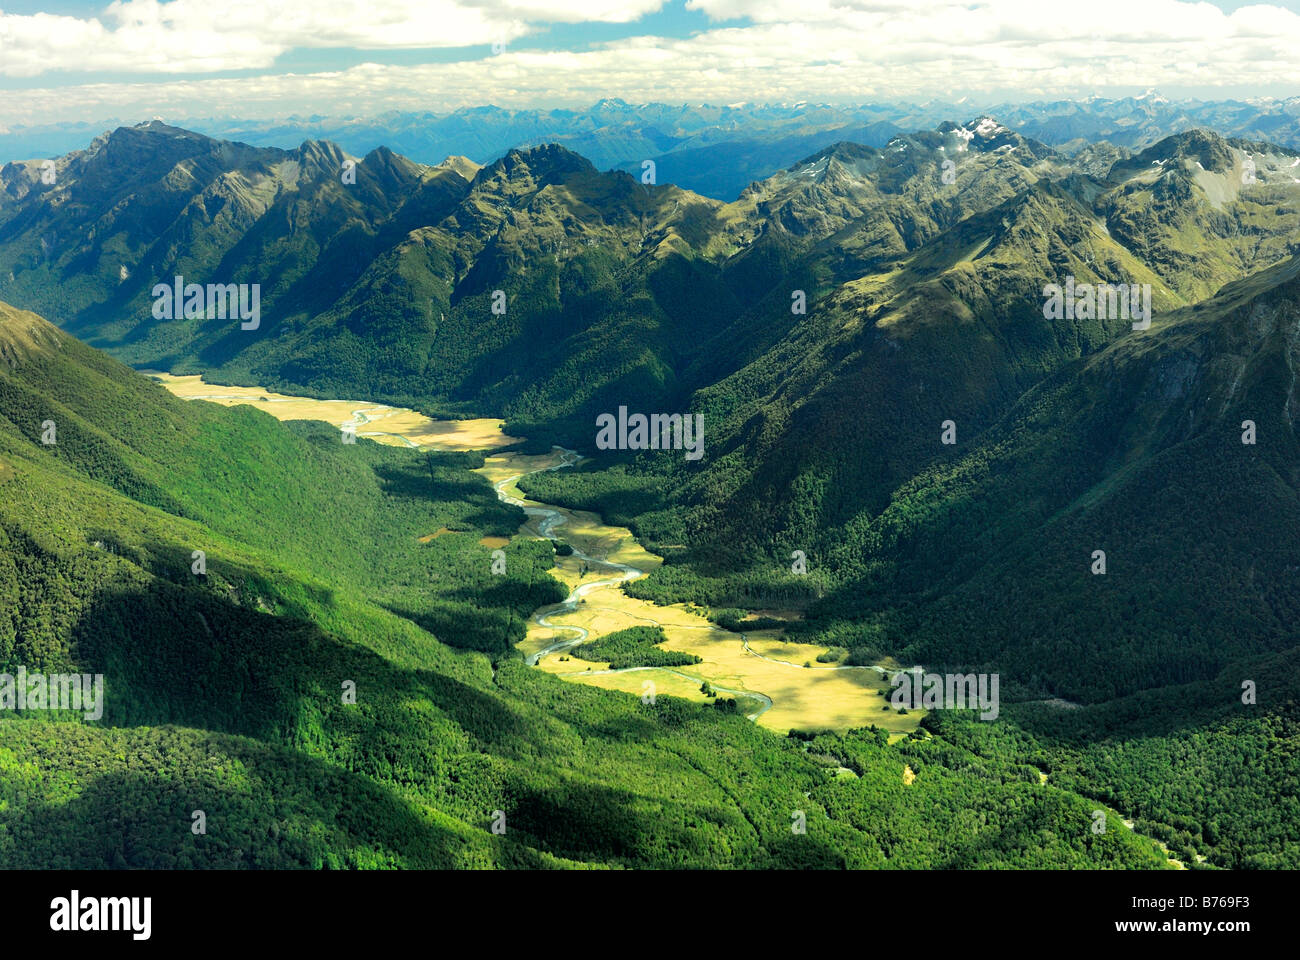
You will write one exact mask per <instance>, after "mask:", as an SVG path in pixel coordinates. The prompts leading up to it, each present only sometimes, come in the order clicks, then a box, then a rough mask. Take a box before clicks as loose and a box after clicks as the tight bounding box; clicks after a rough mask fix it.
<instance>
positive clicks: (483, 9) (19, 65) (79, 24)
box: [0, 0, 665, 77]
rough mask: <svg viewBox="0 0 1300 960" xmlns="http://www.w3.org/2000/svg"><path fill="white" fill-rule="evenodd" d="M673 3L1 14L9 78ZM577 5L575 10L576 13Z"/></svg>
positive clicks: (600, 0)
mask: <svg viewBox="0 0 1300 960" xmlns="http://www.w3.org/2000/svg"><path fill="white" fill-rule="evenodd" d="M664 2H665V0H584V2H583V3H581V4H577V5H574V4H571V3H569V4H566V3H565V2H563V0H478V2H474V3H464V2H456V0H367V2H366V3H365V4H364V5H360V4H350V3H331V2H324V3H321V2H312V0H275V2H274V3H273V4H268V3H266V2H265V0H216V2H214V0H171V2H168V3H160V2H158V0H113V2H112V3H110V4H109V5H108V6H107V7H106V8H105V9H104V11H103V14H102V15H101V16H100V17H96V18H90V19H78V18H76V17H67V16H50V15H48V14H34V15H20V14H4V13H0V51H2V52H3V56H2V57H0V74H3V75H6V76H11V77H30V76H39V75H40V74H42V73H46V72H48V71H51V70H71V71H83V72H84V71H108V70H112V71H128V72H141V73H208V72H215V71H218V70H238V69H265V68H267V67H269V66H271V65H272V64H273V63H274V61H275V58H276V57H278V56H280V55H281V54H283V53H285V52H286V51H288V50H291V49H294V48H319V47H346V48H358V49H363V50H383V49H401V48H415V47H461V46H476V45H481V44H492V43H509V42H510V41H512V40H516V39H518V38H519V37H522V36H524V35H525V34H528V33H530V32H532V31H533V30H534V29H535V27H534V26H533V25H534V24H544V23H578V22H612V23H623V22H628V21H632V20H636V19H637V18H638V17H640V16H642V15H644V14H646V13H650V12H652V11H654V10H657V9H659V8H660V7H661V6H663V4H664ZM575 6H576V9H575Z"/></svg>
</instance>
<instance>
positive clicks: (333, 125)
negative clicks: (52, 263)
mask: <svg viewBox="0 0 1300 960" xmlns="http://www.w3.org/2000/svg"><path fill="white" fill-rule="evenodd" d="M981 110H982V111H983V112H984V113H986V114H988V115H990V116H994V117H997V118H999V119H1000V120H1001V121H1002V122H1003V123H1005V124H1006V125H1007V126H1008V127H1010V128H1011V129H1013V130H1015V131H1016V132H1018V133H1020V134H1022V135H1023V136H1026V137H1030V138H1033V139H1035V140H1039V141H1041V142H1043V143H1045V144H1048V145H1049V146H1052V147H1054V148H1056V149H1059V150H1062V151H1064V152H1066V153H1073V152H1075V151H1077V150H1079V149H1081V148H1083V147H1086V146H1087V145H1088V144H1093V143H1098V142H1103V141H1105V142H1109V143H1112V144H1115V145H1117V146H1121V147H1124V148H1125V149H1129V150H1142V149H1144V148H1145V147H1148V146H1150V145H1151V144H1153V143H1155V142H1157V141H1158V140H1160V139H1162V138H1164V137H1166V136H1169V135H1171V134H1175V133H1181V132H1184V131H1186V130H1190V129H1194V128H1196V127H1208V128H1210V129H1214V130H1217V131H1218V132H1220V133H1221V134H1223V135H1225V136H1233V137H1240V138H1242V139H1247V140H1267V141H1269V142H1272V143H1276V144H1279V145H1281V146H1285V147H1292V148H1300V98H1290V99H1285V100H1262V101H1257V102H1256V101H1240V100H1226V101H1201V100H1171V99H1169V98H1165V97H1161V96H1160V95H1159V94H1156V93H1154V92H1151V91H1148V93H1146V94H1143V95H1139V96H1132V97H1120V98H1099V97H1093V98H1089V99H1082V100H1058V101H1041V102H1036V103H1010V102H1005V103H983V104H973V103H969V102H958V103H949V102H944V101H931V102H927V103H923V104H909V103H879V104H856V105H854V104H816V103H803V102H801V103H795V104H761V103H756V104H737V105H709V104H675V105H674V104H665V103H642V104H629V103H626V102H624V101H622V100H619V99H617V98H607V99H604V100H601V101H598V102H597V103H595V104H593V105H591V106H590V107H588V108H585V109H552V110H539V109H511V108H503V107H497V106H480V107H465V108H460V109H457V110H453V111H450V112H445V113H443V112H433V111H428V112H401V111H392V112H389V113H385V114H381V115H378V116H374V117H365V118H355V117H354V118H332V117H324V116H311V117H288V118H283V119H278V120H251V121H250V120H238V119H233V120H232V119H220V118H189V119H185V120H182V121H178V123H179V124H180V125H182V126H185V127H188V128H190V129H194V130H198V131H201V132H203V133H205V134H207V135H209V136H212V137H214V138H216V139H226V140H237V141H242V142H246V143H249V144H252V145H255V146H265V147H279V148H282V149H291V148H293V147H296V146H297V145H298V144H300V143H302V142H303V141H304V140H331V141H334V142H336V143H338V144H339V145H340V146H341V147H342V148H343V149H345V150H347V151H348V152H349V153H351V154H352V155H354V156H363V155H365V154H368V153H369V152H370V151H371V150H373V149H374V148H375V147H378V146H381V145H383V146H388V147H389V148H391V149H392V150H393V151H394V152H396V153H399V154H402V155H404V156H407V157H410V158H411V159H413V160H415V161H417V162H421V163H430V164H431V163H437V162H439V161H441V160H442V159H443V158H444V157H446V156H448V155H452V154H455V155H462V156H466V157H468V158H469V159H470V160H472V161H473V162H475V163H478V164H485V163H490V162H491V161H492V160H495V159H497V158H498V157H500V156H502V155H503V154H505V153H506V152H507V151H508V150H510V149H512V148H524V147H530V146H536V145H538V144H541V143H547V142H553V143H560V144H562V145H564V146H565V147H567V148H569V149H570V150H573V151H574V152H575V153H579V154H582V155H583V156H586V157H588V158H590V159H591V161H592V162H593V163H594V164H595V165H596V166H597V167H599V168H601V169H610V168H619V169H625V170H628V171H630V172H632V173H634V174H637V175H638V176H639V174H640V170H641V165H642V163H643V162H644V161H646V160H653V161H655V163H656V165H657V167H658V168H659V171H660V173H661V178H660V179H661V182H672V183H676V184H677V185H679V186H681V187H683V188H685V189H688V190H691V191H692V192H694V193H699V194H702V195H704V196H708V197H712V198H713V199H717V200H723V201H730V200H733V199H735V198H736V196H737V195H738V194H739V193H740V191H741V190H743V189H744V188H745V187H746V186H747V185H748V184H749V183H751V182H753V181H755V180H761V179H763V178H765V177H767V176H770V175H771V174H772V173H774V172H776V171H777V170H779V169H782V168H784V167H787V166H789V165H790V164H792V163H794V162H796V161H797V160H799V159H800V158H802V157H805V156H808V155H809V154H811V153H813V152H815V151H816V150H818V149H821V148H822V147H824V146H827V145H829V144H831V143H834V142H835V141H837V140H850V141H855V142H858V143H864V144H867V145H870V146H874V147H881V146H884V144H885V143H887V142H888V141H889V139H890V138H891V137H893V136H895V135H897V134H900V133H904V132H906V131H909V130H917V129H925V128H934V127H935V126H937V125H938V124H940V123H942V122H943V121H945V120H950V119H952V118H954V117H960V116H970V115H971V114H972V113H975V112H978V111H981ZM119 124H120V121H116V122H115V121H105V122H104V123H100V124H87V123H81V122H78V123H70V124H51V125H45V126H28V127H21V126H16V127H14V128H13V129H11V130H10V131H9V132H8V133H5V134H0V163H3V162H6V161H19V160H28V159H32V158H35V157H50V156H56V155H60V154H63V153H67V152H70V151H72V150H74V149H76V148H78V147H80V146H81V145H82V144H84V143H86V142H87V140H89V139H90V138H92V137H93V136H95V135H96V134H98V133H100V132H101V131H102V130H103V129H105V128H106V127H112V126H116V125H119Z"/></svg>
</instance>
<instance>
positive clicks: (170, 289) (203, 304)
mask: <svg viewBox="0 0 1300 960" xmlns="http://www.w3.org/2000/svg"><path fill="white" fill-rule="evenodd" d="M150 295H151V296H152V297H153V298H154V302H153V316H154V319H155V320H202V319H204V318H207V319H209V320H213V319H215V320H225V319H227V318H229V319H232V320H233V319H234V318H235V317H238V318H239V319H240V320H242V321H244V322H243V323H241V324H240V325H239V328H240V329H241V330H256V329H257V328H258V327H259V326H260V325H261V323H262V307H261V301H262V285H261V284H260V283H209V284H207V285H206V286H204V285H203V284H201V283H186V282H185V278H184V277H181V276H178V277H176V278H175V280H174V281H173V283H172V284H171V285H168V284H165V283H159V284H156V285H155V286H154V288H153V290H152V291H151V292H150Z"/></svg>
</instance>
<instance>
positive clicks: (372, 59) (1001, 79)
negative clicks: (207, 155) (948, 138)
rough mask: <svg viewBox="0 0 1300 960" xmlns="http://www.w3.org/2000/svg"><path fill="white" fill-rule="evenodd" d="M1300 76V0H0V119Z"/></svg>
mask: <svg viewBox="0 0 1300 960" xmlns="http://www.w3.org/2000/svg"><path fill="white" fill-rule="evenodd" d="M1148 88H1157V89H1160V90H1161V91H1162V92H1163V93H1165V94H1166V95H1170V96H1189V95H1190V96H1200V97H1205V98H1213V99H1219V98H1227V97H1245V96H1295V95H1300V0H1281V2H1274V3H1259V2H1252V0H1213V2H1210V0H764V2H751V0H472V2H464V0H369V2H367V3H365V4H337V3H330V2H329V0H323V2H322V0H271V2H269V3H268V2H265V0H167V2H159V0H116V2H113V3H111V4H106V3H93V2H71V0H69V2H41V0H0V89H2V90H4V91H6V95H5V96H4V97H0V126H4V125H10V126H12V125H24V124H35V123H43V122H51V121H67V120H84V121H97V120H100V119H104V118H109V117H113V118H123V119H129V118H144V117H147V116H153V115H160V116H165V117H166V118H167V119H169V120H171V119H182V118H187V117H201V116H232V117H233V116H239V117H247V118H266V117H276V116H287V115H289V114H294V113H298V114H304V113H318V114H326V115H333V116H353V115H355V116H364V115H373V114H374V113H378V112H382V111H384V110H387V109H399V110H400V109H424V110H433V111H439V112H440V111H445V110H450V109H453V108H455V107H460V106H469V105H475V104H483V103H496V104H500V105H504V106H511V107H551V106H583V105H587V104H589V103H591V102H592V101H593V100H595V99H598V98H600V97H602V96H611V97H621V98H623V99H625V100H628V101H629V102H633V103H636V102H645V101H650V100H658V101H664V102H668V103H682V102H691V103H696V102H712V103H730V102H739V101H750V102H794V101H798V100H810V101H817V102H864V101H879V100H889V99H906V100H926V99H934V98H941V99H953V100H955V99H958V98H959V97H962V96H967V97H970V98H971V99H973V100H980V99H984V100H988V101H992V100H995V99H1003V100H1005V99H1023V100H1030V99H1041V98H1044V97H1066V96H1087V95H1090V94H1101V95H1108V96H1109V95H1124V94H1127V93H1131V92H1134V91H1140V90H1144V89H1148Z"/></svg>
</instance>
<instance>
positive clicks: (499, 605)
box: [0, 306, 1164, 868]
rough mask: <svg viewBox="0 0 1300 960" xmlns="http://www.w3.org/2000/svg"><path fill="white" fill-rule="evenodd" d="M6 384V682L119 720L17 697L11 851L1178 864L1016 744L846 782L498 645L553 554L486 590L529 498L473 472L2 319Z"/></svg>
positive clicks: (9, 743) (238, 863)
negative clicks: (191, 387) (89, 686)
mask: <svg viewBox="0 0 1300 960" xmlns="http://www.w3.org/2000/svg"><path fill="white" fill-rule="evenodd" d="M0 391H2V396H3V407H0V414H2V415H0V536H2V537H3V539H4V541H5V551H4V554H3V562H2V563H0V595H2V596H3V597H4V598H5V604H4V607H3V610H4V620H3V621H0V672H12V671H13V670H15V669H17V666H18V665H23V666H25V667H26V668H27V669H29V670H32V671H36V670H44V671H50V672H53V671H60V670H77V671H81V672H88V673H102V674H104V676H105V690H106V692H105V697H106V706H105V710H104V715H103V717H102V719H101V720H99V721H86V720H83V719H82V718H81V717H80V716H57V715H56V716H55V717H51V716H50V715H49V714H47V713H45V712H43V711H33V710H27V711H22V712H13V711H5V712H4V713H3V714H2V715H0V768H2V769H3V774H4V775H3V777H0V798H2V799H3V803H2V804H0V863H3V864H4V865H5V866H9V867H263V868H268V867H308V868H319V867H384V866H406V867H416V866H422V867H437V866H532V867H537V866H542V867H546V866H564V865H593V866H724V867H725V866H737V867H739V866H748V867H773V866H918V867H939V866H966V865H979V866H999V865H1002V866H1011V865H1019V866H1084V865H1105V866H1115V867H1158V866H1161V865H1162V864H1163V862H1164V861H1163V859H1162V858H1161V857H1160V856H1159V855H1158V854H1157V853H1155V852H1154V851H1153V850H1152V848H1151V845H1150V841H1148V840H1145V839H1143V838H1141V837H1138V836H1136V835H1134V834H1131V833H1129V832H1128V831H1126V830H1125V829H1123V827H1121V826H1119V824H1118V819H1116V818H1115V817H1114V815H1112V823H1113V829H1111V830H1109V831H1108V832H1107V833H1105V834H1104V835H1095V834H1093V833H1092V831H1091V830H1090V829H1089V827H1090V825H1091V824H1092V822H1093V820H1092V817H1091V813H1090V811H1091V810H1092V809H1093V807H1095V801H1093V800H1091V799H1085V797H1084V796H1082V795H1080V794H1078V793H1075V792H1071V791H1069V790H1063V789H1057V788H1056V787H1044V786H1042V785H1040V784H1038V783H1036V782H1035V780H1036V778H1034V777H1030V776H1028V775H1027V774H1026V771H1025V768H1024V767H1023V765H1021V764H1018V763H1016V762H1011V761H1004V760H1003V759H1000V758H981V757H977V756H976V755H975V754H972V753H971V752H969V751H968V750H966V749H964V748H959V747H956V746H951V747H944V748H942V749H939V748H938V744H937V743H936V744H935V745H934V746H933V747H930V748H926V747H925V746H924V745H923V744H918V745H916V746H915V747H911V748H909V749H910V750H912V751H914V752H915V751H917V750H920V751H922V752H921V753H918V754H917V756H918V757H924V758H925V759H924V761H921V760H919V759H912V760H910V761H908V762H910V763H911V764H912V765H913V768H914V769H915V768H916V767H917V766H918V764H920V763H921V762H924V763H925V772H924V773H923V774H922V775H921V776H919V777H918V778H917V779H916V780H915V781H914V782H911V783H910V784H909V785H906V786H905V785H904V776H903V767H904V764H905V758H904V756H903V755H902V754H900V753H899V752H897V748H893V747H889V746H887V745H886V744H885V743H884V738H883V734H882V735H881V736H880V737H876V736H875V734H873V733H871V732H870V731H863V732H862V733H861V734H858V735H855V736H854V737H853V738H851V739H850V740H847V741H846V744H852V746H846V747H844V748H843V749H845V750H851V751H852V763H853V766H854V769H855V770H856V771H858V773H859V776H858V777H856V778H852V779H848V780H846V779H842V778H834V777H831V776H830V775H829V771H828V768H827V767H826V766H825V761H824V760H823V759H819V758H820V756H821V754H820V753H817V755H814V753H813V752H811V751H809V749H808V748H807V746H806V742H804V741H799V740H796V739H783V738H778V737H775V736H773V735H772V734H770V733H768V732H766V731H764V730H761V729H759V728H757V727H755V726H753V725H752V724H751V723H750V722H749V721H747V720H745V719H744V718H742V717H740V716H737V715H735V714H730V715H728V714H726V713H724V712H722V711H718V710H712V709H708V708H705V707H700V706H696V705H692V704H689V703H686V702H684V701H680V700H676V699H674V698H672V697H661V698H659V700H658V702H657V703H656V704H654V705H653V706H648V705H646V704H643V703H642V702H641V701H640V700H638V699H637V698H632V697H627V696H625V695H622V694H618V693H613V692H605V691H599V690H593V689H587V688H583V687H580V686H575V685H571V684H566V683H564V682H563V681H560V680H558V679H555V678H553V677H549V676H546V675H545V674H543V673H541V672H540V671H536V670H532V669H530V668H528V667H526V666H525V665H524V663H523V661H522V659H521V658H519V657H518V655H517V654H514V653H512V652H508V650H507V646H506V645H507V644H508V643H509V642H510V640H511V639H512V638H514V637H515V635H516V632H517V630H518V628H519V623H520V617H521V615H522V614H523V613H524V612H525V611H530V610H532V609H533V608H535V607H537V606H539V605H542V604H544V603H546V602H548V601H549V600H551V599H553V598H554V596H555V594H554V592H553V591H554V589H555V586H556V585H555V584H554V581H553V580H551V578H550V577H548V576H547V574H546V570H547V568H548V567H549V565H550V564H551V563H552V559H551V551H552V547H551V546H550V544H549V543H548V542H546V541H540V540H528V539H516V540H515V541H513V543H512V545H511V546H510V547H509V548H508V552H509V555H510V566H509V569H510V574H509V576H507V577H505V578H504V579H502V578H491V577H490V574H489V572H488V571H489V561H488V556H487V551H486V550H485V549H484V548H483V547H481V546H480V545H479V543H478V541H479V539H480V538H482V537H484V536H488V535H502V534H508V533H510V532H513V530H514V529H515V528H516V527H517V526H518V523H519V522H520V520H521V519H522V516H521V513H520V511H518V510H517V509H516V508H513V507H510V506H507V505H504V504H502V503H500V502H499V501H498V500H497V498H496V497H495V496H494V494H493V492H492V490H491V488H490V486H488V484H487V483H486V482H485V481H483V480H482V479H481V478H479V477H477V476H476V475H474V474H471V473H469V472H468V470H467V467H469V466H472V465H474V464H475V463H476V462H478V460H479V458H478V457H475V456H472V455H464V454H454V455H453V454H445V455H437V454H434V455H428V454H422V453H419V452H416V451H407V450H402V449H394V448H388V447H381V446H377V445H375V444H373V443H371V442H369V441H366V440H364V439H362V440H358V441H357V443H356V444H354V445H349V444H344V443H341V442H340V439H339V436H338V433H337V432H336V431H334V430H332V429H330V428H328V427H326V426H324V425H322V424H318V423H306V422H296V423H290V424H287V425H286V424H281V423H279V422H278V421H275V420H273V419H272V418H271V417H270V416H268V415H266V414H263V413H261V412H259V411H257V410H254V409H251V408H249V407H236V408H233V409H223V408H219V407H215V406H211V405H206V404H201V403H192V404H185V403H183V402H181V401H179V400H176V399H174V398H172V397H171V396H170V395H168V394H167V393H166V392H165V391H164V390H163V389H162V388H161V387H159V386H158V385H157V384H155V383H153V382H152V381H150V380H149V379H147V378H145V377H142V376H139V375H137V374H134V373H132V372H131V371H130V370H128V369H127V368H125V367H123V366H121V365H120V364H118V363H117V362H116V361H113V360H110V359H108V358H107V357H105V356H103V355H102V354H99V353H97V352H96V351H94V350H92V349H89V348H87V347H85V346H84V345H82V344H80V343H78V342H77V341H76V340H74V339H72V338H71V337H69V336H68V335H66V334H64V333H61V332H59V331H58V330H56V329H55V328H53V327H52V326H50V325H49V324H47V323H46V322H44V321H43V320H41V319H40V318H38V317H36V316H35V315H33V314H31V313H27V312H23V311H19V310H15V309H12V308H10V307H7V306H0ZM48 421H52V422H53V424H54V426H55V428H56V432H55V433H54V434H53V438H54V442H53V443H45V442H42V441H43V435H45V436H48V434H44V431H46V430H47V429H48V425H49V424H48ZM441 527H448V528H450V529H452V530H453V531H458V532H456V533H454V534H451V535H443V536H439V537H436V538H433V539H427V538H426V540H425V542H422V541H421V535H422V534H423V533H425V532H427V531H429V530H431V529H438V528H441ZM196 550H202V551H204V554H205V572H203V573H201V574H200V573H196V572H195V566H194V564H195V560H194V554H193V552H194V551H196ZM458 647H459V648H464V647H473V648H477V649H473V650H465V649H457V648H458ZM348 681H350V682H353V683H355V690H356V702H355V703H354V704H350V703H346V702H344V697H343V696H342V692H343V685H344V683H345V682H348ZM200 810H201V811H203V812H204V814H205V817H206V825H207V826H206V830H207V832H206V833H203V834H196V833H194V832H192V831H191V824H192V823H193V822H194V820H193V819H192V818H193V814H194V812H195V811H200ZM795 810H799V811H804V813H805V815H806V817H807V820H808V824H809V826H808V832H807V834H806V835H802V836H799V835H794V834H792V832H791V830H790V824H791V817H792V811H795ZM972 810H977V811H980V813H979V818H978V820H979V825H978V827H977V828H976V832H975V834H974V835H973V834H972V831H971V824H970V820H969V818H970V812H971V811H972ZM498 811H500V813H498ZM502 816H504V824H505V826H506V830H505V832H504V833H503V834H501V833H494V832H493V830H492V829H491V828H492V824H493V822H494V821H498V822H500V817H502ZM882 824H883V826H882ZM979 837H982V838H983V840H980V839H979Z"/></svg>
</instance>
